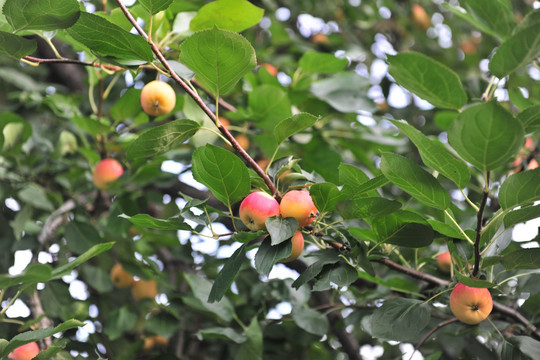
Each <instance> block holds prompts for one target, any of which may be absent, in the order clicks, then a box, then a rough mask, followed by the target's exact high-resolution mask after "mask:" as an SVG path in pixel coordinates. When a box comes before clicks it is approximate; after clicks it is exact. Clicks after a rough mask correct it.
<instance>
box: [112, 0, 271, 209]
mask: <svg viewBox="0 0 540 360" xmlns="http://www.w3.org/2000/svg"><path fill="white" fill-rule="evenodd" d="M116 3H117V4H118V6H119V7H120V9H121V10H122V12H123V13H124V15H125V16H126V18H127V19H128V20H129V22H131V24H132V25H133V27H134V28H135V29H136V30H137V32H138V33H139V34H140V35H141V36H142V37H144V38H145V39H146V40H147V41H148V44H149V45H150V47H151V49H152V52H153V53H154V54H155V55H156V57H157V58H158V60H159V61H160V62H161V64H163V66H164V67H165V68H166V69H167V71H168V72H169V74H170V76H171V78H173V80H174V81H176V82H177V83H178V85H180V86H181V87H182V89H184V91H185V92H186V93H187V94H188V95H189V96H190V97H191V98H192V99H193V100H194V101H195V102H196V103H197V105H199V107H200V108H201V109H202V110H203V111H204V113H205V114H206V115H207V116H208V117H209V118H210V119H212V121H213V122H214V123H215V124H216V125H217V127H218V129H219V130H220V131H221V133H222V134H223V135H224V136H225V137H226V138H227V140H229V141H230V143H231V144H232V146H233V148H234V149H235V150H236V151H237V152H238V153H239V154H240V155H241V156H242V157H243V158H244V159H245V160H246V161H247V162H248V164H249V165H250V166H251V167H252V168H253V170H255V172H256V173H257V175H259V176H260V177H261V178H262V179H263V180H264V182H265V184H266V186H267V187H268V189H269V190H270V191H271V192H272V194H273V195H274V196H276V198H277V199H278V200H279V197H280V196H279V194H278V190H277V188H276V187H275V186H274V183H273V182H272V180H271V179H270V177H269V176H268V175H267V174H266V173H265V172H264V170H263V169H262V168H261V167H260V166H259V165H258V164H257V163H256V162H255V160H254V159H253V158H252V157H251V156H250V155H249V154H248V153H247V152H246V150H244V148H242V146H240V144H239V143H238V141H236V139H235V138H234V136H232V134H231V133H230V132H229V130H227V128H226V127H225V126H223V124H222V123H221V122H220V121H219V119H217V118H216V115H215V114H214V113H213V112H212V110H210V108H209V107H208V106H207V105H206V104H205V103H204V101H203V100H202V99H201V97H200V96H199V94H198V93H197V92H196V91H195V90H193V89H192V88H191V87H190V86H188V84H186V83H185V82H184V80H182V79H181V78H180V77H179V76H178V74H176V72H174V70H173V68H172V67H171V65H170V64H169V62H168V61H167V59H165V57H164V56H163V54H162V53H161V51H160V50H159V48H158V47H157V45H156V44H155V43H153V42H152V41H151V39H149V38H148V35H146V33H145V32H144V30H143V29H142V28H141V27H140V26H139V24H137V21H136V20H135V19H134V18H133V16H132V15H131V13H130V12H129V10H128V9H127V8H126V6H125V5H124V4H123V3H122V1H121V0H116Z"/></svg>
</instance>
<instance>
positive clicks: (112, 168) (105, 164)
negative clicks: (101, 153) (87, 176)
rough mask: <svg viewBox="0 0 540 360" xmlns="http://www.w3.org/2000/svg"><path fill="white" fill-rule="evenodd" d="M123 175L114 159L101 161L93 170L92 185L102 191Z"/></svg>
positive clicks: (119, 165)
mask: <svg viewBox="0 0 540 360" xmlns="http://www.w3.org/2000/svg"><path fill="white" fill-rule="evenodd" d="M123 173H124V169H123V168H122V165H121V164H120V163H119V162H118V161H116V160H115V159H103V160H101V161H100V162H99V163H98V164H97V165H96V168H95V169H94V175H93V180H94V185H96V187H97V188H98V189H102V190H103V189H105V188H106V187H107V185H109V184H110V183H112V182H114V181H116V179H118V178H119V177H120V176H122V174H123Z"/></svg>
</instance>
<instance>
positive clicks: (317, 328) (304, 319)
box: [292, 305, 329, 336]
mask: <svg viewBox="0 0 540 360" xmlns="http://www.w3.org/2000/svg"><path fill="white" fill-rule="evenodd" d="M292 316H293V320H294V322H295V324H296V325H298V327H299V328H301V329H303V330H305V331H307V332H308V333H310V334H314V335H318V336H323V335H325V334H326V333H327V332H328V326H329V324H328V319H327V318H326V316H324V314H322V313H320V312H318V311H317V310H313V309H311V308H307V307H304V306H302V305H297V306H295V307H294V308H293V310H292Z"/></svg>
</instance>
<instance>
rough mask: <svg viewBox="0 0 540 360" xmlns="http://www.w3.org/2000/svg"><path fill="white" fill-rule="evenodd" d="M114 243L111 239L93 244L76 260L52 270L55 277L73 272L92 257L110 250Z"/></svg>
mask: <svg viewBox="0 0 540 360" xmlns="http://www.w3.org/2000/svg"><path fill="white" fill-rule="evenodd" d="M113 245H114V242H113V241H111V242H107V243H103V244H98V245H95V246H92V247H91V248H90V249H89V250H88V251H87V252H85V253H84V254H82V255H80V256H79V257H77V258H76V259H75V260H73V261H70V262H69V263H67V264H64V265H62V266H59V267H57V268H56V269H54V270H53V272H52V276H53V279H58V278H61V277H62V276H64V275H67V274H69V273H71V271H72V270H73V269H75V268H76V267H77V266H79V265H81V264H83V263H85V262H87V261H88V260H90V259H92V258H93V257H95V256H98V255H99V254H101V253H103V252H105V251H108V250H110V249H111V248H112V247H113Z"/></svg>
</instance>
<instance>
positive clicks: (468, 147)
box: [448, 101, 524, 172]
mask: <svg viewBox="0 0 540 360" xmlns="http://www.w3.org/2000/svg"><path fill="white" fill-rule="evenodd" d="M523 135H524V133H523V127H522V126H521V124H520V122H519V121H518V120H516V119H515V118H514V117H513V116H512V114H510V113H509V112H508V111H507V110H506V109H504V108H503V107H502V106H501V105H499V103H498V102H496V101H490V102H488V103H481V104H476V105H472V106H470V107H468V108H466V109H465V110H464V111H463V112H462V113H461V114H459V116H458V118H457V119H456V120H454V122H453V123H452V126H451V127H450V130H449V131H448V141H449V142H450V145H452V147H453V148H454V149H455V150H456V151H457V153H458V154H459V155H460V156H461V157H462V158H463V159H464V160H466V161H468V162H470V163H471V164H472V165H474V166H475V167H476V168H478V169H479V170H481V171H484V172H485V171H489V170H494V169H497V168H499V167H501V166H504V165H506V164H508V163H509V161H510V160H511V159H513V158H514V156H515V154H516V153H517V152H518V151H519V149H520V148H521V146H522V144H523Z"/></svg>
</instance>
